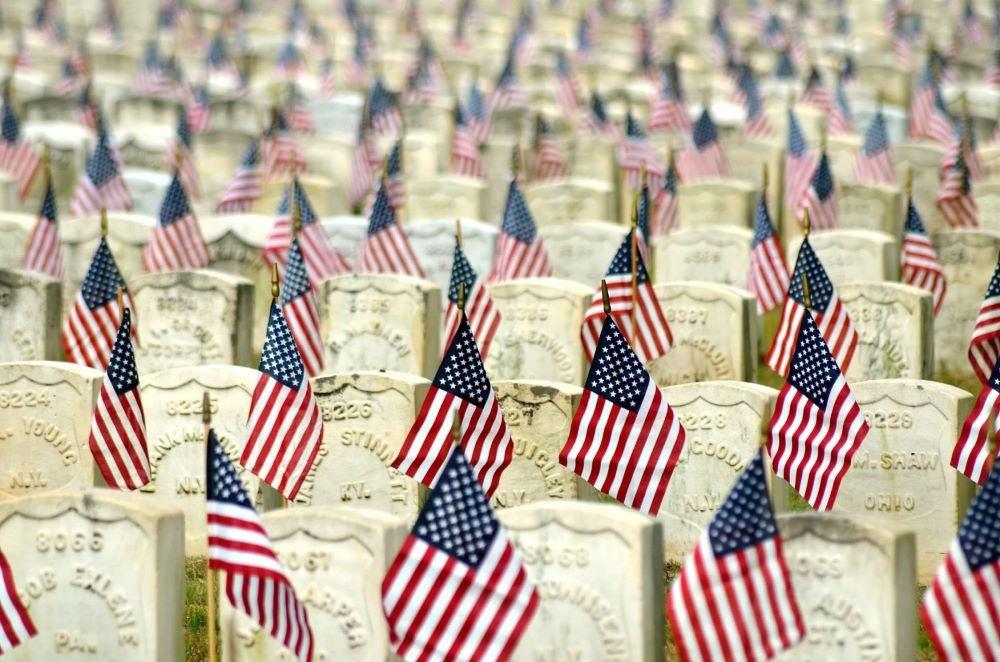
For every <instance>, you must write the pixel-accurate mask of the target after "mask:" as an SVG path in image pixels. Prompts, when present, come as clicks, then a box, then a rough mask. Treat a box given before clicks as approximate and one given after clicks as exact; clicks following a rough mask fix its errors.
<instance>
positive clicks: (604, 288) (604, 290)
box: [601, 278, 611, 315]
mask: <svg viewBox="0 0 1000 662" xmlns="http://www.w3.org/2000/svg"><path fill="white" fill-rule="evenodd" d="M601 301H602V303H603V304H604V314H605V315H610V314H611V297H610V296H608V283H607V281H605V280H604V279H603V278H602V279H601Z"/></svg>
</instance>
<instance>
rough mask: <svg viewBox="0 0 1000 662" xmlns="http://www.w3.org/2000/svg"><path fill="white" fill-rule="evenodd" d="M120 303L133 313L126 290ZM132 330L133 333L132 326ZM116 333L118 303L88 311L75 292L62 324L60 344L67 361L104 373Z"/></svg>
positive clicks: (133, 326)
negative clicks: (74, 298) (71, 305)
mask: <svg viewBox="0 0 1000 662" xmlns="http://www.w3.org/2000/svg"><path fill="white" fill-rule="evenodd" d="M123 303H124V304H125V307H126V308H128V309H129V310H135V305H134V304H133V303H132V296H131V295H130V294H129V292H128V291H127V290H126V291H125V292H124V296H123ZM132 331H133V334H134V333H135V324H134V323H133V325H132ZM117 334H118V304H117V303H116V302H113V301H112V302H109V303H107V304H105V305H103V306H98V307H97V308H95V309H94V310H90V309H89V308H88V307H87V303H86V302H85V301H84V300H83V295H81V294H79V293H77V295H76V300H74V301H73V307H72V308H70V310H69V314H68V315H67V316H66V323H65V324H64V325H63V332H62V345H63V350H64V351H65V352H66V358H67V360H69V361H70V362H71V363H78V364H80V365H85V366H89V367H91V368H94V369H95V370H107V369H108V358H109V357H110V356H111V347H112V346H113V345H114V343H115V336H116V335H117Z"/></svg>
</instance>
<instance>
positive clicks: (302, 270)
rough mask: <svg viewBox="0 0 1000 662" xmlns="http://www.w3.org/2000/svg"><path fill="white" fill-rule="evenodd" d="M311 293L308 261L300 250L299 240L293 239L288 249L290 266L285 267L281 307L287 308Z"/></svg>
mask: <svg viewBox="0 0 1000 662" xmlns="http://www.w3.org/2000/svg"><path fill="white" fill-rule="evenodd" d="M308 291H309V275H308V273H307V271H306V261H305V259H303V257H302V249H301V248H299V240H298V239H296V238H293V239H292V244H291V246H290V247H289V249H288V266H286V267H285V282H284V285H283V286H282V288H281V305H282V306H285V305H288V304H289V303H291V302H292V301H294V300H295V299H298V298H299V297H300V296H302V295H303V294H305V293H306V292H308Z"/></svg>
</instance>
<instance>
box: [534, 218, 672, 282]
mask: <svg viewBox="0 0 1000 662" xmlns="http://www.w3.org/2000/svg"><path fill="white" fill-rule="evenodd" d="M627 233H628V227H626V226H624V225H619V224H617V223H609V222H607V221H577V222H575V223H565V224H563V225H549V226H545V227H542V228H541V229H539V234H541V235H542V241H543V242H544V243H545V250H546V251H548V253H549V260H550V262H551V263H552V276H553V277H554V278H565V279H566V280H575V281H576V282H578V283H583V284H584V285H586V286H588V287H593V288H596V287H597V286H598V285H600V282H601V279H602V278H604V275H605V274H606V273H607V271H608V265H610V264H611V260H612V258H614V256H615V251H617V250H618V246H619V245H620V244H621V243H622V239H623V238H624V237H625V235H626V234H627ZM647 266H648V265H647ZM650 271H652V268H650Z"/></svg>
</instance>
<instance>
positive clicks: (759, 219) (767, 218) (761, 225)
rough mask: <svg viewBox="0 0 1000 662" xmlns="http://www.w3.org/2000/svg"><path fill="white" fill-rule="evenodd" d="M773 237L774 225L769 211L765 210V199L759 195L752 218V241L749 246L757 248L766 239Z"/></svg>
mask: <svg viewBox="0 0 1000 662" xmlns="http://www.w3.org/2000/svg"><path fill="white" fill-rule="evenodd" d="M772 237H774V226H773V225H772V224H771V213H770V212H769V211H768V210H767V201H766V200H765V199H764V196H763V195H761V196H760V199H759V200H758V201H757V213H756V214H755V215H754V219H753V243H752V245H751V248H757V246H758V245H760V244H762V243H764V242H765V241H767V240H768V239H771V238H772Z"/></svg>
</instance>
